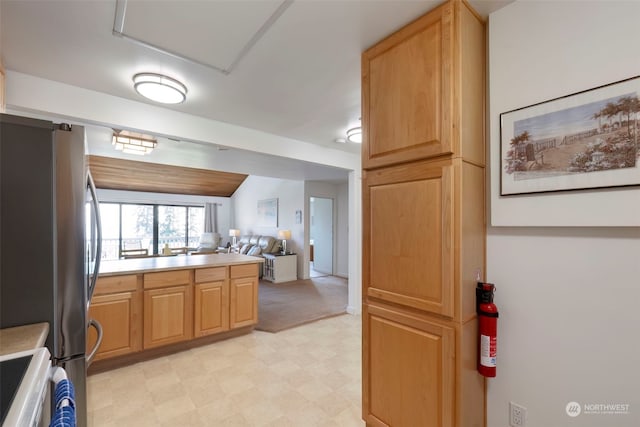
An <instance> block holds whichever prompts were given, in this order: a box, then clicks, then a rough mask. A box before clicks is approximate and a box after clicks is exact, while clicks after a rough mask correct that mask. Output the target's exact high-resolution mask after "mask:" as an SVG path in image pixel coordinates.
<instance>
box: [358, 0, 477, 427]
mask: <svg viewBox="0 0 640 427" xmlns="http://www.w3.org/2000/svg"><path fill="white" fill-rule="evenodd" d="M484 58H485V38H484V23H483V21H482V19H481V18H480V17H479V16H478V15H477V14H476V13H475V12H474V11H473V10H472V9H471V8H470V7H469V5H468V4H467V3H466V2H464V1H460V0H450V1H448V2H446V3H444V4H442V5H441V6H439V7H437V8H435V9H434V10H432V11H430V12H429V13H427V14H426V15H424V16H422V17H421V18H419V19H417V20H416V21H414V22H412V23H410V24H408V25H407V26H405V27H404V28H402V29H400V30H399V31H397V32H395V33H393V34H391V35H390V36H389V37H387V38H385V39H384V40H382V41H380V42H379V43H377V44H376V45H374V46H372V47H371V48H369V49H368V50H366V51H365V52H364V53H363V56H362V97H363V104H362V105H363V111H362V122H363V146H362V165H363V172H362V176H363V190H362V194H363V273H362V274H363V418H364V420H365V421H366V422H367V425H370V426H392V427H404V426H407V427H413V426H421V427H453V426H455V427H481V426H484V425H485V381H484V378H483V377H482V376H480V375H479V374H478V373H477V371H476V357H477V348H476V347H477V335H476V334H477V320H476V313H475V287H476V277H477V275H478V273H480V274H481V275H482V274H483V273H484V268H485V146H484V102H485V98H484V96H485V95H484V92H485V90H484V87H485V62H484Z"/></svg>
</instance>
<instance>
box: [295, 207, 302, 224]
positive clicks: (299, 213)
mask: <svg viewBox="0 0 640 427" xmlns="http://www.w3.org/2000/svg"><path fill="white" fill-rule="evenodd" d="M296 224H302V211H301V210H297V211H296Z"/></svg>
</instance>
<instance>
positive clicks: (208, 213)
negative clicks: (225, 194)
mask: <svg viewBox="0 0 640 427" xmlns="http://www.w3.org/2000/svg"><path fill="white" fill-rule="evenodd" d="M204 232H205V233H217V232H218V204H217V203H205V204H204Z"/></svg>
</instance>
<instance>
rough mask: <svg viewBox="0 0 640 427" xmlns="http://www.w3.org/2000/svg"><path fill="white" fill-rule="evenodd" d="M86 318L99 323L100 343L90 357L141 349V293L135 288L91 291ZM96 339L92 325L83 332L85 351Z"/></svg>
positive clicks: (126, 352)
mask: <svg viewBox="0 0 640 427" xmlns="http://www.w3.org/2000/svg"><path fill="white" fill-rule="evenodd" d="M89 318H91V319H96V320H97V321H98V322H100V324H101V325H102V330H103V337H102V344H101V345H100V348H99V349H98V352H97V353H96V356H95V359H94V360H101V359H107V358H109V357H115V356H121V355H123V354H128V353H133V352H136V351H139V350H141V349H142V295H141V292H139V291H132V292H121V293H117V294H110V295H95V296H94V297H93V299H92V300H91V306H90V307H89ZM96 339H97V335H96V331H95V329H94V328H89V332H88V334H87V351H90V350H91V349H92V348H93V346H94V344H95V342H96Z"/></svg>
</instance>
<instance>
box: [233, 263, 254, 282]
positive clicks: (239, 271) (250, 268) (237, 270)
mask: <svg viewBox="0 0 640 427" xmlns="http://www.w3.org/2000/svg"><path fill="white" fill-rule="evenodd" d="M257 275H258V264H243V265H232V266H231V278H232V279H235V278H236V277H251V276H257Z"/></svg>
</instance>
